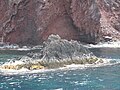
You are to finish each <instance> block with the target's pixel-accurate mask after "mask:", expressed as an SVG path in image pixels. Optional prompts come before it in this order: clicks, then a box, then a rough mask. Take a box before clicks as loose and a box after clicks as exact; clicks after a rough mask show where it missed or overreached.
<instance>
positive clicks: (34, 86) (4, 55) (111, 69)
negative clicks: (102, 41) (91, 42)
mask: <svg viewBox="0 0 120 90" xmlns="http://www.w3.org/2000/svg"><path fill="white" fill-rule="evenodd" d="M90 50H91V51H92V52H93V53H94V54H95V55H96V56H98V57H101V58H105V59H109V60H116V61H117V62H120V49H118V48H91V49H90ZM27 53H28V52H27ZM24 55H26V53H25V52H15V51H13V52H11V51H7V52H0V64H3V63H5V62H9V61H10V60H11V59H16V58H20V57H22V56H24ZM0 90H120V64H119V63H118V64H114V65H107V66H102V67H89V68H82V69H81V68H79V67H78V68H75V69H56V70H49V71H42V72H37V73H26V74H15V75H14V74H13V75H12V74H11V75H9V74H7V73H6V74H5V72H4V74H3V73H0Z"/></svg>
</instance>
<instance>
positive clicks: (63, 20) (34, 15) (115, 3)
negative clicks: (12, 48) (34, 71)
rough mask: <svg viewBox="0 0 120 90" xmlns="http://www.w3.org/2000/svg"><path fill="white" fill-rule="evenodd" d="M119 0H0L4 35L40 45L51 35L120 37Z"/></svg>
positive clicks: (90, 39) (95, 38) (96, 38)
mask: <svg viewBox="0 0 120 90" xmlns="http://www.w3.org/2000/svg"><path fill="white" fill-rule="evenodd" d="M119 31H120V1H119V0H0V38H1V39H2V38H4V41H5V42H10V43H17V44H39V43H42V42H43V41H44V40H46V39H47V37H48V36H49V35H50V34H59V35H60V36H61V37H62V38H65V39H68V40H71V39H74V40H80V41H83V42H86V43H96V42H97V41H99V40H100V39H101V38H102V37H103V36H111V37H113V38H114V39H116V38H117V39H120V32H119Z"/></svg>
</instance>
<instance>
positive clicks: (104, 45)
mask: <svg viewBox="0 0 120 90" xmlns="http://www.w3.org/2000/svg"><path fill="white" fill-rule="evenodd" d="M86 47H88V48H120V41H119V42H104V43H98V44H96V45H93V44H88V45H86Z"/></svg>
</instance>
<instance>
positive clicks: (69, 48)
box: [31, 35, 98, 68]
mask: <svg viewBox="0 0 120 90" xmlns="http://www.w3.org/2000/svg"><path fill="white" fill-rule="evenodd" d="M44 44H45V45H44V48H43V49H42V51H41V52H39V53H33V55H32V56H31V58H33V59H34V60H36V61H38V62H40V63H41V65H43V66H46V67H49V68H55V67H63V66H64V65H70V64H87V63H88V64H93V63H96V61H98V58H97V57H96V56H95V55H93V54H92V53H91V52H90V51H89V50H88V49H87V48H85V47H84V46H83V45H81V44H80V43H78V42H77V41H73V40H72V41H68V40H65V39H61V37H60V36H59V35H50V36H49V37H48V39H47V41H45V42H44Z"/></svg>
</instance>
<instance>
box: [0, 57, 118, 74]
mask: <svg viewBox="0 0 120 90" xmlns="http://www.w3.org/2000/svg"><path fill="white" fill-rule="evenodd" d="M103 61H104V63H97V64H84V65H81V64H71V65H66V66H65V67H61V68H57V69H40V70H28V69H26V68H22V69H20V70H13V69H0V74H2V75H17V74H19V75H21V74H22V75H23V74H32V73H44V72H51V71H57V70H62V71H63V70H76V69H86V68H90V67H103V66H107V65H114V64H118V63H120V62H116V63H110V61H109V59H108V60H107V59H103Z"/></svg>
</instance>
